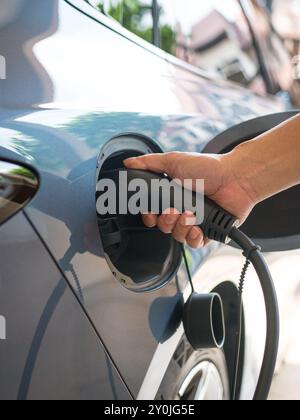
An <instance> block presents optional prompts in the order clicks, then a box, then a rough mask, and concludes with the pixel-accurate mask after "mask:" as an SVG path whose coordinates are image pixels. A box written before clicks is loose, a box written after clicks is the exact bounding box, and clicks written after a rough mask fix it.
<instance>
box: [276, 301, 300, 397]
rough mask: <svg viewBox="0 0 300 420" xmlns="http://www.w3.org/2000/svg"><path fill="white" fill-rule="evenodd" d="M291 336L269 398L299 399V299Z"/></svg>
mask: <svg viewBox="0 0 300 420" xmlns="http://www.w3.org/2000/svg"><path fill="white" fill-rule="evenodd" d="M291 328H293V338H292V340H291V343H290V346H289V351H288V354H287V357H286V360H285V363H284V364H283V366H282V368H281V369H280V371H279V373H278V375H277V376H276V377H275V380H274V384H273V388H272V391H271V395H270V399H271V400H300V301H299V311H297V314H296V317H295V319H294V320H292V323H291Z"/></svg>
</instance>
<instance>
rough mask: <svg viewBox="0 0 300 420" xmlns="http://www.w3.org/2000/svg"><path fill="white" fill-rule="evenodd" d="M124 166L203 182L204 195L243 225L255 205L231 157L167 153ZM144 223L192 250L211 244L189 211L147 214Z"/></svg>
mask: <svg viewBox="0 0 300 420" xmlns="http://www.w3.org/2000/svg"><path fill="white" fill-rule="evenodd" d="M124 163H125V166H126V167H127V168H128V169H140V170H148V171H153V172H156V173H166V174H168V175H169V176H170V177H171V178H173V179H175V178H177V179H179V180H181V181H182V182H183V181H184V180H186V179H193V180H197V179H204V181H205V188H204V193H205V195H206V196H208V197H209V198H211V199H212V200H213V201H215V202H216V203H217V204H219V205H220V206H221V207H223V208H224V209H225V210H227V211H228V212H230V213H231V214H233V215H234V216H236V217H238V219H239V220H240V223H243V222H244V221H245V220H246V218H247V216H248V215H249V214H250V212H251V210H252V209H253V207H254V205H255V204H256V203H255V201H254V200H253V199H252V198H251V192H249V191H247V190H246V188H245V187H244V186H243V184H242V182H241V180H240V179H239V177H238V174H237V173H236V171H235V158H234V156H233V155H231V154H227V155H205V154H202V155H201V154H189V153H165V154H154V155H146V156H141V157H138V158H131V159H127V160H126V161H125V162H124ZM143 220H144V223H145V225H146V226H148V227H155V226H158V228H159V229H160V230H161V231H162V232H163V233H166V234H172V235H173V237H174V238H175V239H176V240H177V241H178V242H180V243H187V244H188V245H189V246H191V247H192V248H199V247H202V246H204V245H206V243H207V242H208V241H207V239H206V238H205V237H204V235H203V232H202V230H201V229H200V228H199V227H197V226H195V224H196V217H195V216H194V215H192V214H191V213H190V212H186V213H184V214H180V213H179V212H178V211H177V210H175V209H170V210H168V211H167V212H165V213H164V214H163V215H161V216H159V217H158V216H157V215H154V214H147V215H144V216H143Z"/></svg>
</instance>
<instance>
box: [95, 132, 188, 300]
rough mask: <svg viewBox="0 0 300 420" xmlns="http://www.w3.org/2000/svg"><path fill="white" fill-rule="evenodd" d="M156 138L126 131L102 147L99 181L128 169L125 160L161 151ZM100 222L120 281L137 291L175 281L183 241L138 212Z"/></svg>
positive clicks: (116, 276)
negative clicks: (152, 225) (147, 221)
mask: <svg viewBox="0 0 300 420" xmlns="http://www.w3.org/2000/svg"><path fill="white" fill-rule="evenodd" d="M161 152H162V151H161V149H160V148H159V147H158V145H157V144H156V143H155V142H153V141H152V140H150V139H148V138H146V137H143V136H139V135H127V134H126V135H122V136H119V137H116V138H114V139H112V140H110V141H109V142H108V143H107V144H106V145H105V146H104V147H103V148H102V150H101V153H100V157H99V160H98V172H97V181H99V180H101V179H105V177H106V174H108V173H109V172H111V171H112V170H120V169H124V164H123V162H124V160H125V159H127V158H129V157H135V156H141V155H144V154H147V153H161ZM98 226H99V231H100V236H101V240H102V245H103V248H104V253H105V257H106V259H107V263H108V265H109V267H110V269H111V271H112V273H113V275H114V277H115V278H116V280H117V281H119V283H120V284H121V285H122V286H124V287H126V288H127V289H129V290H132V291H135V292H145V291H152V290H155V289H158V288H161V287H163V286H164V285H165V284H167V283H168V282H169V281H171V280H172V279H173V278H174V276H175V274H176V272H177V270H178V269H179V267H180V264H181V261H182V250H181V247H180V245H179V244H178V243H177V242H176V241H175V240H174V239H173V238H172V237H171V235H164V234H163V233H161V232H160V231H159V230H158V229H156V228H153V229H149V228H147V227H145V226H144V224H143V222H142V218H141V216H140V215H138V216H130V215H124V216H120V215H118V216H109V215H107V216H105V217H103V216H100V215H98Z"/></svg>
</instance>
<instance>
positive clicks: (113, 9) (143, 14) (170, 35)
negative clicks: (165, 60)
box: [86, 0, 176, 54]
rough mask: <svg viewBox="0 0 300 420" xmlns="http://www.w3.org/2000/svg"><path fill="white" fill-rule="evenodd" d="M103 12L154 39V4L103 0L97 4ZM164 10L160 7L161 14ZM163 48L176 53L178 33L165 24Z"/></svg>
mask: <svg viewBox="0 0 300 420" xmlns="http://www.w3.org/2000/svg"><path fill="white" fill-rule="evenodd" d="M86 1H87V2H88V0H86ZM97 7H98V9H99V10H100V11H101V12H102V13H106V14H108V15H110V16H111V17H113V18H114V19H116V20H117V21H118V22H120V23H121V24H122V25H123V26H124V27H125V28H126V29H128V30H129V31H130V32H132V33H134V34H135V35H137V36H139V37H140V38H142V39H144V40H145V41H148V42H152V41H153V24H152V22H153V19H152V4H151V2H149V3H148V4H146V3H145V2H143V0H123V1H114V0H107V1H104V0H103V1H101V2H99V3H98V5H97ZM163 13H164V11H163V9H162V8H160V15H163ZM160 37H161V48H162V49H163V50H164V51H166V52H168V53H171V54H174V53H175V51H174V45H175V44H176V34H175V31H174V30H173V28H172V27H171V26H170V25H168V24H164V25H161V26H160Z"/></svg>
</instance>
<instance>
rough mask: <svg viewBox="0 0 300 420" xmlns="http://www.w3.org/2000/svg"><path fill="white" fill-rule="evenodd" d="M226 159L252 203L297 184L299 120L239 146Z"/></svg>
mask: <svg viewBox="0 0 300 420" xmlns="http://www.w3.org/2000/svg"><path fill="white" fill-rule="evenodd" d="M228 159H229V161H231V165H232V168H233V170H234V173H235V176H236V177H237V178H240V180H241V183H242V185H243V187H244V188H245V189H246V190H247V191H248V193H249V195H250V196H251V197H252V199H253V201H254V202H255V203H258V202H260V201H263V200H265V199H266V198H268V197H271V196H273V195H274V194H277V193H279V192H280V191H284V190H286V189H288V188H290V187H292V186H294V185H297V184H300V116H297V117H295V118H293V119H291V120H289V121H287V122H285V123H283V124H281V125H280V126H279V127H277V128H274V129H273V130H271V131H269V132H267V133H265V134H263V135H262V136H260V137H258V138H256V139H255V140H251V141H249V142H246V143H243V144H241V145H240V146H238V147H237V148H236V149H235V150H234V151H233V152H232V153H231V154H229V155H228Z"/></svg>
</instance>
